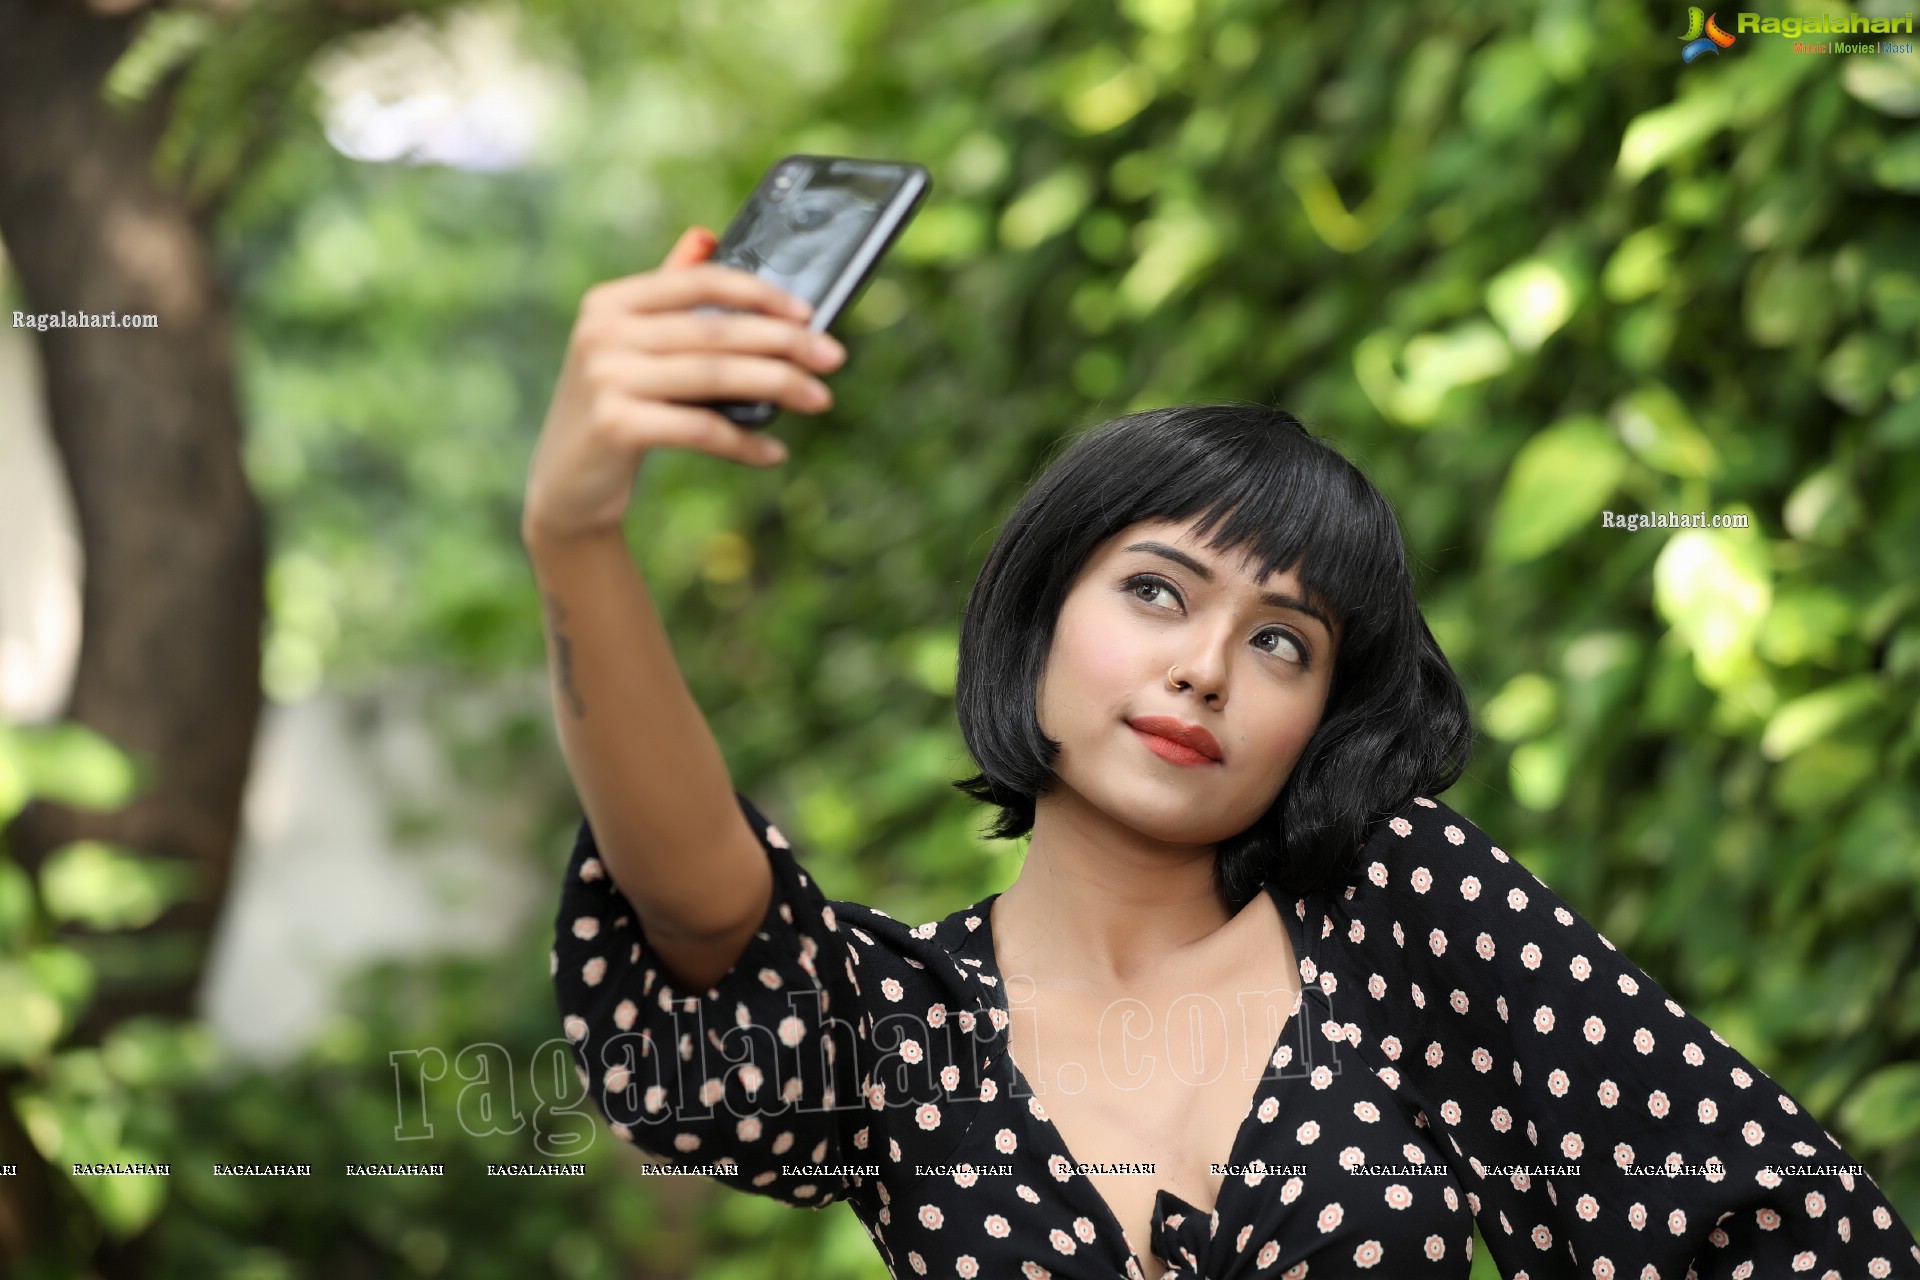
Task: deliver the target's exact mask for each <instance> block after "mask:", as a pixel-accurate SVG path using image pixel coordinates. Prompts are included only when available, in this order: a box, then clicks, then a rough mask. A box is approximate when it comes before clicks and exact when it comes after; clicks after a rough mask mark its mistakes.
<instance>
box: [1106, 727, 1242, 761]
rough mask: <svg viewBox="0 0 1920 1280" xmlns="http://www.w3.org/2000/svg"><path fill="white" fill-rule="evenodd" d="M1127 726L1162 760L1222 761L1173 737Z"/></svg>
mask: <svg viewBox="0 0 1920 1280" xmlns="http://www.w3.org/2000/svg"><path fill="white" fill-rule="evenodd" d="M1127 728H1129V729H1133V732H1134V733H1135V735H1137V736H1138V737H1139V739H1140V741H1141V742H1142V743H1144V744H1145V745H1146V748H1147V750H1149V751H1151V752H1153V754H1155V755H1157V756H1159V757H1160V758H1161V759H1162V760H1167V761H1170V762H1172V763H1173V764H1186V765H1201V764H1219V763H1220V762H1219V761H1218V760H1215V759H1214V758H1213V757H1211V756H1206V755H1202V754H1201V753H1200V752H1198V751H1195V750H1194V749H1193V748H1192V747H1189V746H1185V745H1183V744H1182V743H1178V742H1175V741H1174V740H1173V739H1171V738H1163V737H1161V736H1160V735H1159V734H1157V733H1148V732H1147V731H1146V730H1144V729H1134V728H1133V726H1132V725H1128V726H1127Z"/></svg>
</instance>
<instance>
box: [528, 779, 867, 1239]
mask: <svg viewBox="0 0 1920 1280" xmlns="http://www.w3.org/2000/svg"><path fill="white" fill-rule="evenodd" d="M734 794H735V797H736V799H738V801H739V803H740V807H741V810H742V812H743V813H745V815H746V817H747V820H748V823H749V825H750V826H751V827H752V828H753V830H754V832H755V833H756V834H757V835H758V836H759V839H760V844H761V847H762V849H763V850H764V851H765V852H766V854H767V857H768V860H769V863H770V865H771V867H772V869H773V883H774V891H773V899H772V901H771V902H769V903H768V906H767V914H766V917H765V918H764V919H763V920H762V921H761V925H760V928H759V930H758V931H757V932H756V933H755V934H754V935H753V938H752V940H751V941H750V942H749V943H748V944H747V948H746V950H745V951H744V952H743V953H742V954H741V957H740V959H739V960H738V961H737V962H736V963H735V964H734V967H733V968H732V969H731V970H729V971H728V973H727V974H726V976H725V977H723V978H721V979H720V981H719V983H718V984H717V985H715V986H713V987H710V988H708V989H707V990H706V991H705V992H693V991H685V990H682V989H680V988H679V987H677V986H675V985H674V979H673V978H672V976H671V975H670V974H669V973H668V972H667V971H666V970H665V968H664V966H663V964H662V962H661V961H660V960H659V959H658V958H657V957H656V955H655V954H654V951H653V949H652V947H651V946H650V945H649V943H648V940H647V937H646V932H645V930H644V929H642V927H641V925H640V921H639V918H638V916H637V915H636V914H635V912H634V910H633V906H632V904H631V903H630V902H629V901H628V899H627V898H626V897H625V895H623V894H622V893H621V892H620V889H619V888H618V886H616V885H615V884H614V881H613V877H612V876H611V875H609V874H608V871H607V868H606V866H605V865H604V864H603V863H602V862H601V860H600V857H599V855H598V849H597V847H596V845H595V843H594V837H593V831H592V828H591V827H590V826H589V825H588V824H587V823H586V822H585V821H583V822H582V823H581V824H580V829H579V833H578V836H577V839H576V841H575V844H574V850H573V854H572V857H571V858H570V859H569V862H568V865H567V872H566V880H565V882H564V885H563V888H562V890H561V895H560V911H559V915H558V917H557V918H556V920H555V926H554V946H553V952H552V957H551V960H552V973H553V979H554V987H555V993H556V996H557V998H558V1002H559V1007H560V1015H561V1026H562V1030H563V1032H564V1034H565V1036H566V1039H567V1042H568V1044H569V1045H570V1046H571V1048H572V1051H573V1056H574V1060H575V1064H576V1066H577V1068H578V1069H579V1072H580V1075H581V1079H582V1082H583V1083H584V1084H585V1086H586V1088H587V1090H588V1096H589V1097H591V1098H592V1099H593V1101H594V1104H595V1106H596V1107H598V1109H599V1110H600V1112H601V1114H603V1115H604V1116H605V1117H606V1118H607V1121H608V1123H609V1125H610V1126H611V1128H612V1130H613V1132H614V1134H615V1135H616V1136H617V1137H620V1138H622V1139H624V1140H627V1141H630V1142H632V1143H633V1144H634V1145H636V1146H638V1147H640V1148H642V1149H643V1150H646V1151H650V1152H652V1153H654V1154H656V1155H659V1156H661V1157H663V1158H664V1159H666V1160H667V1161H668V1162H669V1163H671V1164H674V1165H677V1166H681V1167H687V1168H691V1169H697V1170H699V1171H701V1172H705V1173H709V1174H710V1175H712V1176H715V1177H718V1178H719V1179H720V1180H721V1181H723V1182H724V1183H725V1184H727V1185H729V1186H734V1187H736V1188H738V1189H739V1190H742V1191H748V1192H751V1193H754V1194H758V1195H765V1196H769V1197H771V1198H773V1199H776V1200H780V1201H783V1202H785V1203H787V1204H792V1205H797V1206H801V1207H817V1206H821V1205H826V1204H830V1203H832V1202H833V1201H835V1200H838V1199H842V1198H844V1197H846V1196H847V1195H849V1194H850V1193H851V1192H852V1191H853V1189H854V1188H855V1187H856V1186H857V1185H859V1182H860V1180H859V1179H858V1178H857V1177H849V1176H847V1174H846V1173H845V1171H844V1169H843V1168H842V1166H843V1161H842V1154H843V1152H847V1151H848V1150H849V1149H850V1147H851V1143H850V1142H849V1135H848V1132H847V1131H848V1129H849V1127H850V1126H851V1125H852V1124H853V1123H857V1122H858V1121H859V1119H860V1116H861V1114H862V1113H861V1095H862V1082H861V1081H860V1080H859V1079H858V1077H857V1074H856V1073H857V1071H858V1066H857V1063H858V1061H859V1055H858V1054H857V1053H855V1052H854V1051H853V1045H854V1040H855V1036H856V1030H855V1027H856V1023H857V1022H858V1013H857V1009H856V1002H857V989H856V988H855V987H854V985H853V977H852V968H851V963H850V960H849V950H848V946H847V943H846V941H845V939H844V937H843V936H842V935H841V932H840V929H839V925H838V923H837V922H836V920H835V918H834V911H833V907H832V906H831V905H830V904H829V903H828V901H827V899H826V898H825V897H824V896H823V895H822V893H821V891H820V889H819V887H818V886H817V885H816V884H815V883H814V881H813V878H812V877H811V876H810V875H808V874H807V872H806V870H805V869H804V868H803V867H802V866H801V865H800V863H799V862H798V860H797V859H796V858H795V857H794V855H793V853H792V852H791V850H790V849H789V846H788V842H787V839H786V837H785V836H784V835H783V834H782V833H781V831H780V829H779V828H778V827H776V826H774V825H772V824H771V823H769V822H768V821H767V820H766V819H765V818H764V817H763V816H762V815H761V814H760V812H759V810H757V809H756V808H754V806H753V804H752V803H751V802H750V801H748V800H747V799H746V797H744V796H742V795H740V793H739V792H737V791H736V792H735V793H734ZM861 1138H862V1143H861V1145H864V1138H865V1135H864V1134H862V1135H861ZM849 1158H852V1157H851V1155H850V1156H849ZM805 1166H822V1168H820V1169H809V1168H807V1167H805Z"/></svg>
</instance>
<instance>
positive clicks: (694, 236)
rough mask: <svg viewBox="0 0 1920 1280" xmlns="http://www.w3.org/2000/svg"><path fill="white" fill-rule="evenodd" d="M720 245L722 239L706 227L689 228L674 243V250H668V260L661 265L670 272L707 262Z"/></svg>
mask: <svg viewBox="0 0 1920 1280" xmlns="http://www.w3.org/2000/svg"><path fill="white" fill-rule="evenodd" d="M719 243H720V238H719V237H718V236H716V235H714V234H713V232H711V231H709V230H707V229H706V228H705V227H699V226H694V227H688V228H687V229H686V230H685V231H682V232H681V233H680V238H679V239H678V240H676V241H674V242H673V248H671V249H669V250H667V256H666V259H665V260H664V261H662V262H661V264H660V265H661V266H662V267H664V268H666V269H668V270H677V269H678V268H680V267H691V266H693V265H695V264H696V263H701V262H705V261H706V260H707V259H708V258H711V257H712V256H713V248H714V246H715V245H717V244H719Z"/></svg>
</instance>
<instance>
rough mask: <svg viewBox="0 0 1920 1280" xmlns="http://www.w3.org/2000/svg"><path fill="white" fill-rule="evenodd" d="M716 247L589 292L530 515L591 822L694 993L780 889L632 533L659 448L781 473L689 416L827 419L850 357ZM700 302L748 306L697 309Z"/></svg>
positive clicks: (552, 650) (761, 444)
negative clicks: (628, 523)
mask: <svg viewBox="0 0 1920 1280" xmlns="http://www.w3.org/2000/svg"><path fill="white" fill-rule="evenodd" d="M712 248H713V239H712V236H711V233H708V232H705V231H703V230H701V229H699V228H695V229H694V230H691V231H689V232H688V233H687V234H686V235H684V236H682V237H681V239H680V241H679V243H678V244H676V245H675V246H674V249H673V252H672V253H670V254H669V255H668V257H667V260H666V262H665V264H664V265H663V266H662V267H661V268H660V269H659V270H657V271H651V272H645V273H642V274H640V275H636V276H629V277H626V278H623V279H620V280H615V281H612V282H609V283H607V284H603V285H599V286H597V287H595V288H594V289H592V290H590V291H589V292H588V294H587V297H586V300H585V301H584V302H583V304H582V306H581V309H580V316H579V319H578V321H577V322H576V323H575V326H574V330H573V334H572V337H571V339H570V341H569V343H568V348H567V356H566V362H565V366H564V368H563V369H562V372H561V375H560V380H559V385H558V387H557V388H556V390H555V393H554V399H553V404H552V407H551V409H550V410H549V412H548V416H547V420H546V423H545V425H544V426H543V428H542V430H541V436H540V442H539V444H538V446H537V447H536V449H535V452H534V457H533V463H532V466H531V468H530V472H529V478H528V484H527V494H526V504H525V507H524V509H523V513H522V517H521V537H522V541H523V542H524V544H525V546H526V549H527V553H528V557H529V560H530V562H531V563H532V566H533V572H534V577H535V579H536V581H537V582H538V585H539V588H540V594H541V599H542V602H543V607H544V611H545V616H546V623H547V626H546V635H547V655H548V663H549V667H550V670H551V672H552V689H553V697H554V710H555V720H556V723H557V725H558V729H559V737H560V743H561V749H562V751H563V753H564V754H565V756H566V760H567V768H568V770H569V772H570V773H571V774H572V776H573V781H574V786H575V789H576V790H577V791H578V793H579V796H580V802H581V807H582V808H583V809H584V811H585V813H586V816H587V821H588V823H589V825H590V826H591V827H592V829H593V831H594V835H595V838H596V840H597V842H598V844H599V847H600V850H601V853H602V856H603V858H604V860H605V862H606V865H607V870H608V872H609V874H610V875H611V876H612V877H613V880H614V882H615V883H616V884H617V885H618V886H619V887H620V890H621V891H622V892H623V893H624V894H625V895H626V896H627V897H628V899H630V900H631V901H632V903H633V904H634V909H635V910H636V911H637V912H638V913H639V915H640V917H641V921H642V923H643V924H644V925H645V927H646V930H647V933H648V935H649V937H651V938H652V939H654V941H655V943H656V945H657V947H658V950H659V953H660V958H661V959H662V960H663V961H664V962H665V964H666V965H667V966H668V967H669V968H671V969H672V970H673V971H674V972H675V973H676V974H677V975H678V977H679V978H680V979H681V980H682V981H683V982H686V983H689V984H692V985H694V986H697V987H707V986H710V985H712V984H713V983H714V982H715V981H717V980H718V979H719V978H720V977H721V976H723V975H724V974H725V973H726V972H727V970H728V969H729V968H731V967H732V965H733V963H734V961H735V960H737V959H738V958H739V956H740V954H741V952H742V951H743V950H744V949H745V947H746V945H747V942H748V940H749V939H750V938H751V937H752V935H753V932H754V930H755V928H756V927H758V925H759V924H760V921H761V919H762V917H763V916H764V915H765V913H766V910H767V905H768V903H769V901H770V899H771V895H772V891H773V890H772V877H771V875H770V873H769V871H768V869H767V862H766V856H765V854H764V852H763V851H762V849H761V848H760V846H759V842H758V840H757V839H756V837H755V836H754V834H753V832H752V831H751V830H750V829H749V827H748V826H747V824H746V822H745V820H744V818H743V817H742V815H741V812H740V808H739V805H738V803H737V802H736V800H735V798H734V790H733V785H732V782H731V780H730V778H729V777H728V774H727V769H726V762H725V759H724V758H723V757H722V755H721V753H720V748H719V744H718V743H717V742H716V741H715V740H714V736H713V733H712V731H711V730H710V729H709V728H708V726H707V722H706V719H705V717H704V716H703V715H702V714H701V712H700V709H699V707H698V706H697V705H696V704H695V703H694V700H693V696H692V694H691V692H690V691H689V690H688V689H687V686H686V682H685V681H684V680H683V679H682V677H681V674H680V669H679V665H678V664H677V663H676V662H675V661H674V656H673V650H672V647H671V645H670V644H669V642H668V639H667V634H666V630H665V628H664V627H663V626H662V624H661V621H660V617H659V615H658V613H657V612H656V610H655V609H654V606H653V601H652V599H651V598H650V596H649V595H648V592H647V589H646V584H645V582H644V580H643V579H642V576H641V573H640V569H639V566H637V565H636V564H635V563H634V561H633V557H632V555H631V554H630V553H629V552H628V550H627V546H626V542H625V539H624V536H623V534H622V531H621V519H622V517H623V515H624V514H625V511H626V508H627V504H628V501H629V499H630V496H631V493H632V488H633V481H634V476H635V474H636V473H637V471H638V469H639V466H640V464H641V462H642V460H643V459H644V458H645V455H646V454H647V452H648V451H649V450H652V449H656V448H661V447H678V448H687V449H694V450H698V451H700V452H703V453H709V454H712V455H714V456H716V457H721V458H727V459H730V460H732V461H736V462H741V463H747V464H750V465H760V466H772V465H776V464H777V463H778V462H779V461H780V460H781V458H782V456H783V455H782V454H780V453H779V452H777V451H774V450H773V449H771V448H770V446H771V445H772V444H773V442H772V441H771V440H770V439H769V438H767V437H766V436H765V435H764V434H762V433H758V432H753V431H747V430H744V429H742V428H740V427H739V426H736V425H735V424H734V423H732V422H730V421H729V420H728V419H726V418H725V417H724V416H722V415H721V414H719V413H716V412H714V411H712V410H709V409H702V408H697V407H695V404H697V403H698V402H701V401H710V400H761V399H765V400H774V401H777V402H779V403H780V404H782V405H783V406H785V407H787V408H790V409H794V410H798V411H801V412H819V411H821V410H822V409H824V408H826V407H827V405H828V404H829V403H831V397H830V396H829V395H827V394H826V393H825V386H824V384H823V383H821V382H820V381H819V380H818V379H817V378H816V377H814V376H813V374H812V373H810V372H809V371H808V370H809V369H810V368H811V369H818V370H822V371H825V370H828V369H832V368H835V367H837V366H838V365H839V364H840V362H841V360H842V359H843V358H844V352H843V351H841V350H840V348H839V344H838V343H835V342H834V341H833V340H832V339H831V338H827V337H825V335H816V334H814V333H812V332H811V331H809V330H808V329H807V328H806V327H805V325H804V317H805V315H806V314H807V309H806V307H805V304H804V303H802V302H800V301H799V300H798V299H796V298H794V297H793V296H792V295H791V294H788V293H787V292H786V291H784V290H782V289H780V288H779V287H778V286H776V285H774V284H772V283H770V282H768V281H765V280H761V279H759V278H758V277H756V276H754V275H752V274H751V273H749V272H746V271H741V270H738V269H736V268H732V267H723V266H718V265H714V264H710V263H703V260H704V259H705V258H706V257H707V256H708V255H709V254H711V252H712ZM703 304H704V305H707V306H718V307H726V308H737V309H738V310H728V311H698V312H696V311H694V310H692V308H693V307H695V306H699V305H703Z"/></svg>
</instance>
